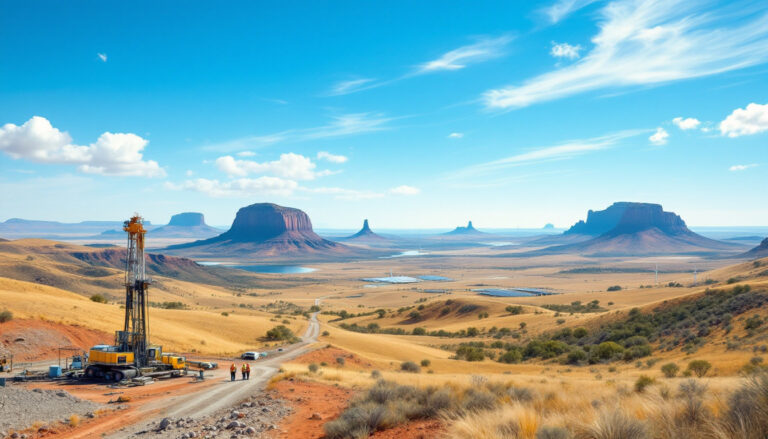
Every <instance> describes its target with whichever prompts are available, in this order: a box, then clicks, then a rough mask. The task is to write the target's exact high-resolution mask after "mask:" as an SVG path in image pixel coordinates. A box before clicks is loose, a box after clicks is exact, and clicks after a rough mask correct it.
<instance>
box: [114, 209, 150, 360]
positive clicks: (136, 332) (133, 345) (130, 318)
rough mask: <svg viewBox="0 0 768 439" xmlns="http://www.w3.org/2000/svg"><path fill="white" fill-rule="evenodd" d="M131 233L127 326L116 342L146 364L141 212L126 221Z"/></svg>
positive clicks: (145, 292)
mask: <svg viewBox="0 0 768 439" xmlns="http://www.w3.org/2000/svg"><path fill="white" fill-rule="evenodd" d="M123 230H124V231H125V232H126V233H128V253H127V257H126V264H125V325H124V326H123V330H122V331H118V332H117V337H116V339H117V340H116V344H117V346H118V347H119V348H120V350H121V351H122V352H133V354H134V363H135V364H134V366H135V367H137V368H140V367H146V366H147V364H148V363H149V358H148V353H147V339H148V325H147V290H148V287H149V284H150V283H151V280H150V279H149V278H147V274H146V265H145V260H144V234H145V233H146V230H145V229H144V219H143V218H142V217H140V216H139V215H138V214H136V215H134V216H133V217H131V219H130V220H128V221H125V222H124V223H123Z"/></svg>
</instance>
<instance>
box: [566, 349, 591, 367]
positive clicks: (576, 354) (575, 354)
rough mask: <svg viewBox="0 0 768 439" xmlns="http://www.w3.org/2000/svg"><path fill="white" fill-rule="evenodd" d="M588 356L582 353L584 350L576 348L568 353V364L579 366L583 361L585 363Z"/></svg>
mask: <svg viewBox="0 0 768 439" xmlns="http://www.w3.org/2000/svg"><path fill="white" fill-rule="evenodd" d="M588 357H589V356H588V355H587V353H586V352H584V349H581V348H576V349H573V350H572V351H571V352H568V359H567V361H568V364H580V363H583V362H585V361H587V358H588Z"/></svg>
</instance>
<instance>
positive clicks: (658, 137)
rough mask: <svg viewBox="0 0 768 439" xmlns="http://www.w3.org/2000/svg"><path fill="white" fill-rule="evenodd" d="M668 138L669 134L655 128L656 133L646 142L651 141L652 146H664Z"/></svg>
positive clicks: (662, 129)
mask: <svg viewBox="0 0 768 439" xmlns="http://www.w3.org/2000/svg"><path fill="white" fill-rule="evenodd" d="M668 138H669V133H668V132H667V130H665V129H664V128H661V127H659V128H656V132H655V133H653V134H652V135H651V137H649V138H648V140H650V141H651V143H653V144H654V145H665V144H666V143H667V139H668Z"/></svg>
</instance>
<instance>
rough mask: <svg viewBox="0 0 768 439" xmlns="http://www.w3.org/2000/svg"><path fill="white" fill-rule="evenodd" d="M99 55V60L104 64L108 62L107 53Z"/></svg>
mask: <svg viewBox="0 0 768 439" xmlns="http://www.w3.org/2000/svg"><path fill="white" fill-rule="evenodd" d="M97 55H98V56H99V59H100V60H101V61H102V62H107V54H106V53H97ZM118 64H119V63H118Z"/></svg>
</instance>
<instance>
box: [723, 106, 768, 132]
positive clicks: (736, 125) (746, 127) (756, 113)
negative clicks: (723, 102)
mask: <svg viewBox="0 0 768 439" xmlns="http://www.w3.org/2000/svg"><path fill="white" fill-rule="evenodd" d="M763 131H768V104H765V105H760V104H755V103H751V104H749V105H747V108H737V109H735V110H733V113H731V114H730V115H728V117H726V118H725V120H723V121H722V122H720V133H722V134H723V135H724V136H728V137H739V136H748V135H752V134H757V133H762V132H763Z"/></svg>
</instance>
